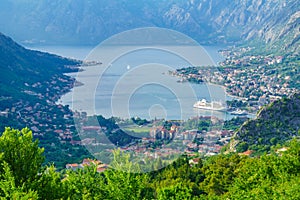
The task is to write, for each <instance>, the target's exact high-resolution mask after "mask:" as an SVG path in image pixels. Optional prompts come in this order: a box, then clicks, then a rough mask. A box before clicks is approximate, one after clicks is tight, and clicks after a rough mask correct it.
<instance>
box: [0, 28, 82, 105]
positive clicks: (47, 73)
mask: <svg viewBox="0 0 300 200" xmlns="http://www.w3.org/2000/svg"><path fill="white" fill-rule="evenodd" d="M78 63H79V61H75V60H70V59H66V58H62V57H60V56H56V55H52V54H48V53H43V52H39V51H33V50H28V49H25V48H24V47H22V46H20V45H19V44H17V43H16V42H14V41H13V40H12V39H11V38H9V37H7V36H5V35H3V34H2V33H0V70H1V75H0V91H1V95H0V102H1V106H0V110H3V109H6V108H8V107H11V105H12V104H13V103H16V102H17V101H19V100H20V99H27V100H28V99H34V98H35V96H37V95H33V94H37V93H39V92H44V93H45V92H46V88H47V86H49V84H45V85H43V86H35V84H38V83H40V84H42V83H45V82H49V81H50V80H51V79H53V78H54V77H56V78H58V77H64V78H65V79H66V80H69V79H70V78H68V77H66V76H64V75H63V73H65V72H70V71H74V70H76V67H74V66H75V65H77V64H78ZM71 66H73V67H71ZM69 81H71V80H69Z"/></svg>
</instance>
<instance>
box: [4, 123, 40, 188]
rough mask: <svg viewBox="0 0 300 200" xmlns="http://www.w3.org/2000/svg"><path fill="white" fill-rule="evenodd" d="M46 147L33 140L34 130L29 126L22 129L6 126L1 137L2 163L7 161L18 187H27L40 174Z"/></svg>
mask: <svg viewBox="0 0 300 200" xmlns="http://www.w3.org/2000/svg"><path fill="white" fill-rule="evenodd" d="M43 152H44V149H42V148H39V147H38V141H37V140H36V141H34V142H33V137H32V132H31V131H30V130H29V129H28V128H24V129H22V130H21V131H19V130H15V129H11V128H6V129H5V131H4V132H3V134H2V136H1V137H0V153H2V154H3V155H2V157H1V160H0V163H4V162H6V163H7V164H8V166H9V169H10V170H11V173H12V175H13V177H14V179H15V185H16V187H19V186H20V187H22V186H23V185H24V184H25V186H26V187H27V186H28V185H30V184H31V183H32V182H34V180H35V179H36V178H37V176H38V172H39V171H40V169H41V165H42V163H43V161H44V156H43Z"/></svg>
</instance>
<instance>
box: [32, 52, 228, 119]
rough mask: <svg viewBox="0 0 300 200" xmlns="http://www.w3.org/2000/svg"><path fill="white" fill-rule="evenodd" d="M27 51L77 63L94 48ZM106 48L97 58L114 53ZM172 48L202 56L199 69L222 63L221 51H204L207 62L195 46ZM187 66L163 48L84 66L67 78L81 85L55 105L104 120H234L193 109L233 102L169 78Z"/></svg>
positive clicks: (218, 90) (216, 91)
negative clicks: (204, 104) (197, 103)
mask: <svg viewBox="0 0 300 200" xmlns="http://www.w3.org/2000/svg"><path fill="white" fill-rule="evenodd" d="M30 48H34V49H37V50H42V51H47V52H51V53H56V54H58V55H61V56H66V57H72V58H76V59H85V58H86V55H88V54H89V53H90V50H91V49H92V47H87V46H82V47H80V46H78V47H63V46H34V47H30ZM105 48H107V49H105V50H104V51H103V49H102V51H101V52H102V54H103V52H107V55H105V54H104V55H100V56H99V57H100V58H97V59H101V60H102V59H103V60H105V57H107V56H109V55H108V54H110V53H111V52H110V51H114V50H115V49H114V48H113V47H105ZM122 48H127V47H122ZM128 48H131V47H128ZM172 48H177V49H180V50H183V51H188V52H191V54H192V55H190V56H191V57H195V58H196V57H197V56H198V57H199V56H200V57H201V59H200V60H201V63H197V65H199V66H201V65H207V64H208V63H211V62H213V63H215V64H217V63H218V62H220V61H221V60H222V59H223V58H222V57H221V56H220V55H219V54H218V52H217V51H218V50H219V49H220V47H215V46H205V47H204V48H205V50H206V51H207V53H208V54H209V55H210V57H211V58H207V57H206V56H201V55H199V53H197V52H195V49H194V48H195V47H193V46H177V47H172ZM93 54H95V52H93ZM90 57H91V56H90ZM202 58H203V59H202ZM207 59H208V60H207ZM101 60H99V61H101ZM198 60H199V59H198ZM190 65H191V64H190V63H189V62H188V61H187V60H185V59H184V58H182V57H180V56H178V55H175V54H172V53H170V52H167V51H164V50H159V49H144V50H142V51H132V52H130V53H127V54H124V55H121V56H119V57H118V58H117V59H115V60H114V61H113V62H112V63H110V65H109V66H106V64H105V63H103V64H102V65H96V66H88V67H84V71H83V72H79V76H78V74H77V73H71V74H69V75H71V76H74V77H76V78H77V80H78V81H80V82H82V83H83V84H84V85H83V86H80V87H76V88H74V89H73V91H75V92H76V94H75V95H74V93H72V92H70V93H68V94H66V95H64V96H63V97H62V98H61V99H60V100H59V103H62V104H68V105H70V107H71V108H72V109H73V110H78V111H86V112H87V113H88V114H89V115H93V114H101V115H103V116H105V117H110V116H117V117H121V118H128V117H135V116H138V117H141V118H146V119H153V118H167V119H187V118H191V117H195V116H216V117H219V118H222V119H230V118H232V117H233V116H231V115H230V114H228V113H224V112H217V111H205V110H201V109H194V108H193V104H194V103H195V101H197V100H199V99H203V98H204V99H207V100H208V101H211V100H216V101H222V102H225V101H226V100H228V99H231V98H230V97H228V96H226V94H225V91H224V89H223V88H222V87H220V86H216V85H208V84H190V83H179V82H178V80H179V78H178V77H173V76H171V75H169V74H168V71H169V70H175V69H178V68H182V67H187V66H190ZM99 70H100V71H102V76H101V77H99V73H97V71H99ZM149 77H150V78H149ZM147 78H148V79H149V80H151V78H153V79H154V81H153V82H152V83H150V84H149V83H148V82H149V81H148V82H147V83H146V82H145V81H146V80H147ZM187 90H189V91H187ZM91 94H92V95H91Z"/></svg>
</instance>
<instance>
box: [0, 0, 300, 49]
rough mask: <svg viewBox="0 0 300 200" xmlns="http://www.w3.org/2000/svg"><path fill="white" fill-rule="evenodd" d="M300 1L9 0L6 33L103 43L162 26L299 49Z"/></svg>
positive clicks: (0, 21)
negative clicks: (131, 31)
mask: <svg viewBox="0 0 300 200" xmlns="http://www.w3.org/2000/svg"><path fill="white" fill-rule="evenodd" d="M299 21H300V14H299V2H298V0H223V1H219V0H189V1H186V0H180V1H177V0H153V1H147V0H141V1H128V0H122V1H119V0H110V1H108V0H89V1H86V0H73V1H62V0H44V1H33V0H26V1H24V0H3V1H2V2H1V7H0V27H1V29H2V31H4V32H5V33H7V34H9V35H11V36H13V37H14V38H16V39H17V40H18V41H23V42H46V43H56V44H57V43H60V44H62V43H63V44H67V43H69V44H97V43H99V42H100V41H102V40H103V39H105V38H107V37H109V36H111V35H113V34H116V33H118V32H121V31H125V30H129V29H132V28H138V27H147V26H158V27H165V28H171V29H174V30H178V31H180V32H183V33H185V34H187V35H189V36H191V37H192V38H194V39H196V40H197V41H199V42H200V43H202V44H209V43H219V44H220V43H231V42H236V41H247V40H253V39H262V40H263V41H264V42H266V43H270V44H277V45H279V44H280V43H284V45H283V46H284V48H286V49H292V50H298V49H299V47H298V46H299V37H300V36H299Z"/></svg>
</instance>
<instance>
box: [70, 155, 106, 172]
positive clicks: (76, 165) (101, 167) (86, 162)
mask: <svg viewBox="0 0 300 200" xmlns="http://www.w3.org/2000/svg"><path fill="white" fill-rule="evenodd" d="M92 165H93V166H96V167H97V172H103V171H105V170H106V169H107V168H108V165H107V164H104V163H101V161H99V160H92V159H89V158H86V159H83V161H82V163H73V164H66V169H71V170H77V169H82V168H84V167H85V166H92Z"/></svg>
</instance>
